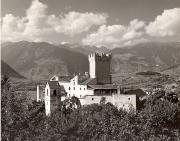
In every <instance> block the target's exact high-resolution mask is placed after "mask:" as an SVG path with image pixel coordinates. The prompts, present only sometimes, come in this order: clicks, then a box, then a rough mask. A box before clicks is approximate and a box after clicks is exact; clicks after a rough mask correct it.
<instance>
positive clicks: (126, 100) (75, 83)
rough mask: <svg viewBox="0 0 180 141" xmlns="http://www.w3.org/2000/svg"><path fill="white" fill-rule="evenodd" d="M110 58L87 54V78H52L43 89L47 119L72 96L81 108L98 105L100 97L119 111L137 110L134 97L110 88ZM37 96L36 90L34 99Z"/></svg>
mask: <svg viewBox="0 0 180 141" xmlns="http://www.w3.org/2000/svg"><path fill="white" fill-rule="evenodd" d="M111 57H112V56H111V54H98V53H93V54H90V55H89V56H88V60H89V75H88V74H87V73H86V74H84V75H76V76H57V75H55V76H53V77H52V78H51V79H50V80H49V81H48V82H47V84H46V87H45V97H44V101H45V109H46V115H49V114H50V113H51V112H52V111H53V110H55V109H56V108H57V105H58V102H59V101H63V100H64V99H66V98H69V97H72V96H75V97H77V98H79V100H80V102H81V105H87V104H93V103H100V101H101V99H102V97H103V98H104V99H105V101H106V102H111V103H112V104H113V105H115V106H117V107H118V108H124V109H126V110H129V109H130V107H132V108H134V109H136V95H132V94H131V95H124V94H120V91H119V88H118V86H117V85H114V84H112V79H111V74H110V69H111ZM38 93H39V90H37V99H39V98H38V96H39V94H38Z"/></svg>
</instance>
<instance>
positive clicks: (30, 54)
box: [2, 41, 88, 79]
mask: <svg viewBox="0 0 180 141" xmlns="http://www.w3.org/2000/svg"><path fill="white" fill-rule="evenodd" d="M2 58H3V60H5V61H6V62H7V63H8V64H9V65H10V66H12V67H13V68H14V69H15V70H17V71H18V72H19V73H21V74H22V75H24V76H26V77H27V78H31V79H48V78H50V77H51V76H52V75H54V74H58V75H68V74H73V73H78V72H85V71H88V59H87V57H86V56H84V55H82V54H81V53H78V52H73V51H70V50H67V49H65V48H59V47H57V46H54V45H52V44H48V43H44V42H42V43H33V42H26V41H21V42H16V43H8V44H2Z"/></svg>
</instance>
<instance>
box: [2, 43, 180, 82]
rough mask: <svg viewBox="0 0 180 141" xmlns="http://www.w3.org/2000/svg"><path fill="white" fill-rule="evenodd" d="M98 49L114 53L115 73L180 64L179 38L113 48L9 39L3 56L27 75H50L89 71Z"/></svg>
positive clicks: (16, 68) (45, 77) (45, 76)
mask: <svg viewBox="0 0 180 141" xmlns="http://www.w3.org/2000/svg"><path fill="white" fill-rule="evenodd" d="M95 51H96V52H100V53H102V52H104V53H109V52H111V53H112V65H111V68H112V73H122V72H123V73H132V72H138V71H162V70H166V69H168V67H170V66H173V65H176V64H180V43H179V42H169V43H160V42H148V43H141V44H138V45H134V46H126V47H121V48H115V49H112V50H109V49H107V48H106V47H101V48H97V47H95V46H81V45H78V44H76V45H71V44H61V45H57V46H55V45H52V44H49V43H45V42H41V43H34V42H26V41H21V42H16V43H10V42H9V43H5V44H2V59H3V60H4V61H5V62H7V63H8V64H9V65H10V66H11V67H12V68H13V69H14V70H16V71H17V72H19V73H20V74H22V75H23V76H25V77H27V78H31V79H49V78H50V77H51V76H52V75H54V74H58V75H68V74H74V73H84V72H87V71H88V69H89V68H88V67H89V63H88V57H87V55H88V54H90V53H92V52H95Z"/></svg>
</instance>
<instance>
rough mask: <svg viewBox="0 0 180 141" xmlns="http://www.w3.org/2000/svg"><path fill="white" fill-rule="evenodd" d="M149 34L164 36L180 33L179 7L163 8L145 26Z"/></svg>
mask: <svg viewBox="0 0 180 141" xmlns="http://www.w3.org/2000/svg"><path fill="white" fill-rule="evenodd" d="M146 33H147V34H149V35H150V36H155V37H165V36H169V37H170V36H176V35H179V34H180V8H174V9H168V10H164V12H163V13H162V14H161V15H158V16H157V17H156V19H155V20H154V21H153V22H150V23H149V25H148V26H147V27H146Z"/></svg>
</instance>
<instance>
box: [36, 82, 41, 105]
mask: <svg viewBox="0 0 180 141" xmlns="http://www.w3.org/2000/svg"><path fill="white" fill-rule="evenodd" d="M36 96H37V99H36V100H37V102H39V101H40V99H39V85H37V95H36Z"/></svg>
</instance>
